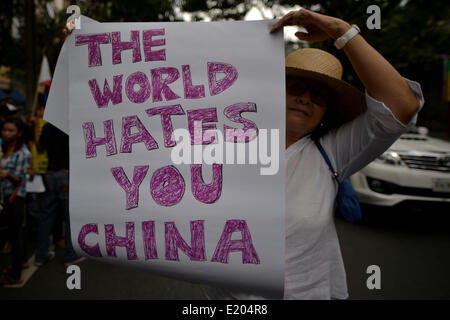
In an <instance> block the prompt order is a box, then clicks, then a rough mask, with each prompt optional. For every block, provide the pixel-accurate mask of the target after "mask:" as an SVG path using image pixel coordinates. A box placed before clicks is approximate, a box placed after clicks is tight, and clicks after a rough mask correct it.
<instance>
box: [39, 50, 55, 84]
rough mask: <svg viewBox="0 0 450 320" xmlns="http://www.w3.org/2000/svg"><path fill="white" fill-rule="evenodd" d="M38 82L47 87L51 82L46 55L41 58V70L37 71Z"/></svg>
mask: <svg viewBox="0 0 450 320" xmlns="http://www.w3.org/2000/svg"><path fill="white" fill-rule="evenodd" d="M38 83H39V84H43V85H45V86H47V87H50V84H51V83H52V75H51V73H50V67H49V66H48V60H47V57H46V56H44V57H43V58H42V64H41V72H40V73H39V81H38Z"/></svg>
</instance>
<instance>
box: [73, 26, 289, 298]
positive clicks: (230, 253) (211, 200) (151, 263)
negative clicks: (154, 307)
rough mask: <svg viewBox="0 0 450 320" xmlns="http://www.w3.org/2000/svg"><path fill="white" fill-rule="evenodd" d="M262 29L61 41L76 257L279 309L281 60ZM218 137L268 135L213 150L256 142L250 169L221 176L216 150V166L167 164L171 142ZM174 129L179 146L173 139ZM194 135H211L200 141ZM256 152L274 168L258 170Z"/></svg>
mask: <svg viewBox="0 0 450 320" xmlns="http://www.w3.org/2000/svg"><path fill="white" fill-rule="evenodd" d="M267 24H268V22H267V21H254V22H243V21H242V22H220V23H201V22H198V23H101V24H95V23H89V24H84V25H82V28H81V30H74V32H73V34H72V36H70V37H69V38H68V40H67V41H68V43H67V45H68V50H69V127H70V216H71V233H72V241H73V246H74V248H75V250H76V251H77V252H78V253H80V254H82V255H88V256H90V257H95V258H98V259H101V260H103V261H110V262H117V263H126V264H128V265H134V266H139V267H143V268H147V269H149V270H152V271H154V272H157V273H160V274H162V275H165V276H170V277H175V278H179V279H182V280H188V281H193V282H202V283H208V284H210V285H213V286H221V287H227V288H230V289H232V290H237V291H248V292H252V293H254V294H260V295H264V296H268V297H278V298H279V297H281V296H282V295H283V286H284V240H285V235H284V212H285V208H284V206H285V195H284V181H285V179H284V178H285V177H284V175H285V170H284V145H285V142H284V132H285V130H284V125H285V119H284V112H283V106H284V100H285V96H284V46H283V35H282V33H278V34H269V32H268V26H267ZM105 81H106V82H105ZM105 83H106V84H105ZM200 120H201V121H203V123H201V124H200V127H198V124H199V123H198V122H195V121H200ZM230 127H231V128H244V129H252V128H253V129H256V128H257V131H256V132H257V133H258V135H257V138H259V137H261V136H262V134H263V133H264V132H265V130H264V129H267V130H269V134H268V136H267V139H268V141H269V142H270V143H268V145H267V144H266V142H265V141H263V139H257V138H255V136H252V137H250V138H249V139H248V140H250V141H248V140H246V141H247V142H248V143H244V142H241V143H239V142H238V141H236V140H235V141H234V142H233V141H231V142H227V143H224V145H223V146H224V147H223V150H225V146H233V147H236V146H237V145H241V146H244V147H249V148H250V145H251V142H252V141H255V142H256V141H258V143H259V144H258V153H253V154H254V155H258V159H257V161H256V164H248V162H249V161H250V160H247V162H246V164H230V163H229V161H228V160H230V159H231V157H230V153H229V152H228V150H229V149H227V152H226V156H225V155H224V156H223V163H220V162H217V163H214V164H205V159H203V162H200V163H201V164H179V163H175V162H174V160H173V159H174V153H176V152H175V151H174V150H178V151H180V150H181V149H180V147H181V146H182V142H184V145H186V142H187V145H191V143H190V142H195V141H197V142H198V141H200V143H201V141H202V139H203V143H204V145H203V149H206V148H208V147H209V148H210V149H211V147H212V146H214V145H218V144H219V143H218V142H221V138H220V133H221V132H222V133H225V132H224V130H225V129H226V128H230ZM182 128H184V129H186V130H187V131H185V132H188V135H187V136H186V135H184V137H183V136H177V135H176V134H175V131H176V132H177V133H179V132H180V131H177V129H182ZM202 128H203V130H206V129H211V130H212V129H218V130H220V131H221V132H219V131H215V135H214V136H212V135H211V131H210V132H209V133H210V134H209V135H208V134H204V136H203V138H202V135H201V133H200V136H198V132H201V130H202ZM270 129H276V130H278V131H277V134H278V135H275V133H274V132H275V131H270ZM194 132H196V135H195V136H194ZM250 132H251V130H250ZM253 132H255V131H253ZM191 135H192V139H193V140H192V141H191V139H190V138H191ZM199 137H200V140H196V139H198V138H199ZM274 137H275V138H276V140H273V138H274ZM211 139H213V140H211ZM214 139H215V140H214ZM211 141H215V142H216V143H213V144H207V143H208V142H211ZM262 144H264V146H262ZM219 145H220V144H219ZM198 146H200V147H201V144H197V147H198ZM265 148H268V150H269V152H268V154H272V156H276V158H277V159H276V160H275V157H272V158H273V159H272V160H273V161H272V163H271V164H270V166H271V168H268V167H269V165H268V164H267V155H268V154H266V157H261V154H262V153H264V152H266V151H264V150H265ZM184 152H186V151H184ZM224 152H225V151H224ZM235 152H236V153H237V152H238V151H236V149H235ZM266 153H267V152H266ZM179 154H181V153H179ZM203 154H204V153H203ZM211 154H212V153H211ZM183 155H186V154H185V153H183ZM214 155H216V153H214ZM246 155H247V156H249V153H248V152H247V154H246ZM241 156H242V154H241ZM226 157H228V158H227V160H225V158H226ZM239 157H240V155H237V158H239ZM233 158H234V157H233ZM194 160H195V159H194ZM241 160H242V159H241ZM236 161H237V159H236ZM275 162H277V163H275ZM264 168H265V169H266V173H265V174H263V173H262V172H264ZM267 172H269V173H267Z"/></svg>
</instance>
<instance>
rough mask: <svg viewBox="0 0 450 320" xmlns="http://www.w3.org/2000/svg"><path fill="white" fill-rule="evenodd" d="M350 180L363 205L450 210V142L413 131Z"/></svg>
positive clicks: (421, 128) (426, 130) (417, 130)
mask: <svg viewBox="0 0 450 320" xmlns="http://www.w3.org/2000/svg"><path fill="white" fill-rule="evenodd" d="M350 181H351V183H352V185H353V188H354V189H355V191H356V193H357V194H358V197H359V201H360V203H362V204H369V205H377V206H395V205H398V204H400V203H408V202H416V201H419V202H428V203H430V204H439V205H441V204H443V205H444V206H447V205H449V207H450V143H449V142H447V141H444V140H440V139H436V138H432V137H430V136H428V129H427V128H425V127H418V128H413V129H412V130H411V131H409V132H408V133H405V134H403V135H402V136H401V137H400V138H399V139H398V140H397V141H396V142H395V143H394V144H393V145H392V146H391V147H390V148H389V149H388V150H387V151H386V152H385V153H383V154H382V155H381V156H380V157H378V158H377V159H376V160H374V161H372V162H371V163H370V164H369V165H367V166H366V167H364V168H363V169H361V170H360V171H359V172H357V173H355V174H354V175H352V176H351V177H350Z"/></svg>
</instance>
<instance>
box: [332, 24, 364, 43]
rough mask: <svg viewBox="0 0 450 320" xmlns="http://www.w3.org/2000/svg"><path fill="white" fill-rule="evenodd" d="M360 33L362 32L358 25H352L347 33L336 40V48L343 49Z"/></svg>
mask: <svg viewBox="0 0 450 320" xmlns="http://www.w3.org/2000/svg"><path fill="white" fill-rule="evenodd" d="M360 31H361V30H360V29H359V27H358V26H357V25H356V24H354V25H352V27H351V28H350V29H349V30H348V31H347V32H346V33H344V34H343V35H342V36H340V37H339V38H337V39H336V41H335V42H334V46H335V47H336V48H338V49H342V48H343V47H344V46H345V45H346V44H347V42H349V41H350V40H351V39H353V37H354V36H356V35H357V34H358V33H359V32H360Z"/></svg>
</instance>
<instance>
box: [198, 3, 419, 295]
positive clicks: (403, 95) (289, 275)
mask: <svg viewBox="0 0 450 320" xmlns="http://www.w3.org/2000/svg"><path fill="white" fill-rule="evenodd" d="M288 25H294V26H302V27H304V28H305V29H306V30H307V33H305V32H297V33H296V36H297V37H298V38H299V39H300V40H305V41H310V42H315V41H323V40H327V39H329V38H332V39H334V40H335V46H336V47H337V48H338V49H341V50H344V52H345V54H346V55H347V58H348V59H349V60H350V62H351V64H352V66H353V68H354V70H355V71H356V74H357V75H358V76H359V78H360V80H361V82H362V83H363V84H364V86H365V88H366V93H365V94H364V93H362V92H360V91H358V90H357V89H355V88H354V87H352V86H351V85H349V84H347V83H346V82H344V81H342V80H341V77H342V66H341V64H340V62H339V61H338V60H337V59H336V58H335V57H334V56H332V55H331V54H329V53H327V52H325V51H322V50H318V49H300V50H297V51H295V52H293V53H292V54H290V55H289V56H288V57H287V58H286V77H287V78H286V148H287V150H286V159H287V172H286V176H287V180H286V252H285V256H286V260H285V265H286V267H285V288H284V299H346V298H347V297H348V292H347V283H346V275H345V269H344V264H343V260H342V255H341V251H340V247H339V241H338V237H337V234H336V229H335V226H334V221H333V213H334V208H335V199H336V196H337V194H338V185H339V184H338V183H341V182H342V181H344V180H345V179H346V178H348V177H349V176H350V175H352V174H353V173H355V172H357V171H358V170H360V169H361V168H363V167H364V166H366V165H367V164H368V163H369V162H371V161H372V160H374V159H375V158H377V157H378V156H379V155H380V154H382V153H383V152H384V151H385V150H387V149H388V148H389V146H390V145H391V144H392V143H394V141H395V140H396V139H397V138H399V137H400V135H401V134H402V133H404V132H406V130H407V129H408V128H410V127H411V126H413V125H414V124H415V123H416V119H417V112H418V111H419V110H420V108H421V107H422V105H423V103H424V100H423V96H422V92H421V89H420V85H419V84H418V83H416V82H412V81H409V80H406V79H404V78H402V76H401V75H400V74H399V73H398V72H397V71H396V70H395V69H394V68H393V67H392V65H391V64H390V63H389V62H388V61H387V60H386V59H384V58H383V57H382V56H381V55H380V54H379V53H378V52H377V51H376V50H375V49H374V48H372V47H371V46H370V45H369V44H368V43H367V42H366V41H365V40H364V38H363V37H362V36H361V35H360V34H359V28H358V27H357V26H350V24H348V23H347V22H345V21H343V20H341V19H338V18H334V17H330V16H326V15H322V14H319V13H315V12H312V11H309V10H305V9H301V10H299V11H295V12H290V13H289V14H287V15H286V16H284V17H283V18H281V19H280V20H279V21H278V22H277V23H276V24H275V25H274V26H273V28H272V30H271V32H277V31H278V30H280V29H282V28H283V27H284V26H288ZM315 142H318V143H319V144H320V146H322V147H323V154H322V153H321V151H320V150H319V148H320V146H319V144H316V143H315ZM325 154H326V155H325ZM325 157H328V158H329V159H330V160H329V161H330V165H331V167H332V168H334V169H335V170H336V171H334V170H333V172H334V173H335V174H334V176H333V175H332V174H330V169H331V168H330V166H329V165H328V164H327V162H326V161H325V160H324V158H325ZM335 178H337V179H335ZM336 180H337V181H338V183H336ZM339 188H340V187H339ZM207 295H208V297H209V298H212V299H254V298H259V299H261V298H263V297H258V296H254V295H251V294H248V293H237V292H229V291H225V290H222V289H216V288H209V289H208V290H207Z"/></svg>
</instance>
